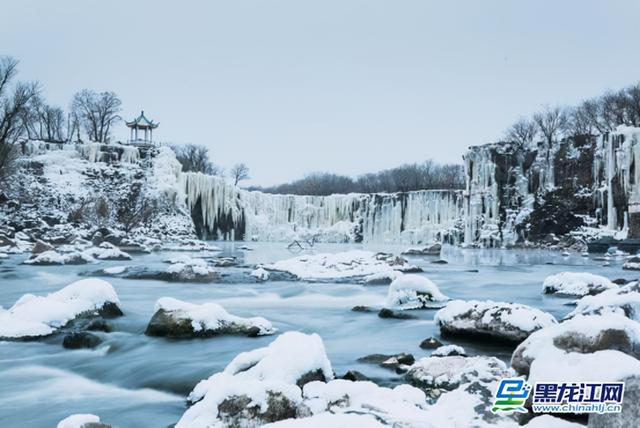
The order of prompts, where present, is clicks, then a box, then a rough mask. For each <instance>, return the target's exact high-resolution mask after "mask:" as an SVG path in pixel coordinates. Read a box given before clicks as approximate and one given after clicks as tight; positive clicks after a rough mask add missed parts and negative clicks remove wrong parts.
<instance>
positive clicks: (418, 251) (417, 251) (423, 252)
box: [402, 244, 442, 256]
mask: <svg viewBox="0 0 640 428" xmlns="http://www.w3.org/2000/svg"><path fill="white" fill-rule="evenodd" d="M440 251H442V245H441V244H433V245H430V246H427V247H410V248H407V249H406V250H404V251H403V252H402V255H403V256H439V255H440Z"/></svg>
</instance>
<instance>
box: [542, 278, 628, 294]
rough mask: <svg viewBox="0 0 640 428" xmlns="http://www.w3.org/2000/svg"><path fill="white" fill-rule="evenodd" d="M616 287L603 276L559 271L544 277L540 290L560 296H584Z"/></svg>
mask: <svg viewBox="0 0 640 428" xmlns="http://www.w3.org/2000/svg"><path fill="white" fill-rule="evenodd" d="M616 287H617V285H616V284H614V283H613V282H611V281H610V280H609V279H608V278H605V277H604V276H600V275H595V274H592V273H588V272H561V273H558V274H555V275H550V276H548V277H546V278H545V280H544V282H543V284H542V292H543V293H544V294H557V295H561V296H586V295H587V294H591V295H593V294H598V293H601V292H603V291H604V290H609V289H611V288H616Z"/></svg>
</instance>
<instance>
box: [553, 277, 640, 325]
mask: <svg viewBox="0 0 640 428" xmlns="http://www.w3.org/2000/svg"><path fill="white" fill-rule="evenodd" d="M607 314H618V315H624V316H626V317H627V318H630V319H632V320H634V321H640V283H639V282H637V281H634V282H631V283H629V284H627V285H623V286H622V287H620V288H613V289H610V290H607V291H603V292H602V293H600V294H597V295H595V296H584V297H583V298H582V299H580V300H578V301H577V302H576V308H575V309H574V310H573V311H572V312H571V313H569V314H568V315H567V316H566V317H565V318H571V317H574V316H576V315H607Z"/></svg>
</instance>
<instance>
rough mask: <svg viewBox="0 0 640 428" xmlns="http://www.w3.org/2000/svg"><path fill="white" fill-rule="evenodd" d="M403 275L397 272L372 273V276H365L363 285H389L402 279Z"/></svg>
mask: <svg viewBox="0 0 640 428" xmlns="http://www.w3.org/2000/svg"><path fill="white" fill-rule="evenodd" d="M402 275H404V274H403V273H402V272H399V271H397V270H389V271H385V272H378V273H372V274H371V275H367V276H365V277H364V278H363V279H362V283H363V284H364V285H389V284H391V283H392V282H393V281H394V280H396V279H398V278H400V277H401V276H402Z"/></svg>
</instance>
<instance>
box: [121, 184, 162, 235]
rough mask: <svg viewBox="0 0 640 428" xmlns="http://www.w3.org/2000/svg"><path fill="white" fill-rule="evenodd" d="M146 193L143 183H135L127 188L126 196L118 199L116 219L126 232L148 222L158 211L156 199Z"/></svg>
mask: <svg viewBox="0 0 640 428" xmlns="http://www.w3.org/2000/svg"><path fill="white" fill-rule="evenodd" d="M146 195H147V192H145V191H144V189H143V186H142V184H141V183H133V184H131V185H130V186H129V188H128V189H127V192H126V196H124V197H122V198H121V199H120V200H119V201H118V204H117V206H118V208H117V209H116V212H115V214H116V220H117V221H118V223H120V225H121V226H122V229H123V230H124V231H125V232H126V233H130V232H131V231H132V230H133V229H135V228H137V227H140V226H143V225H144V224H146V223H147V222H148V221H149V220H150V219H151V218H152V217H153V215H154V214H155V213H156V212H157V210H158V207H157V205H156V203H155V201H154V200H152V199H149V198H148V197H147V196H146Z"/></svg>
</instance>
